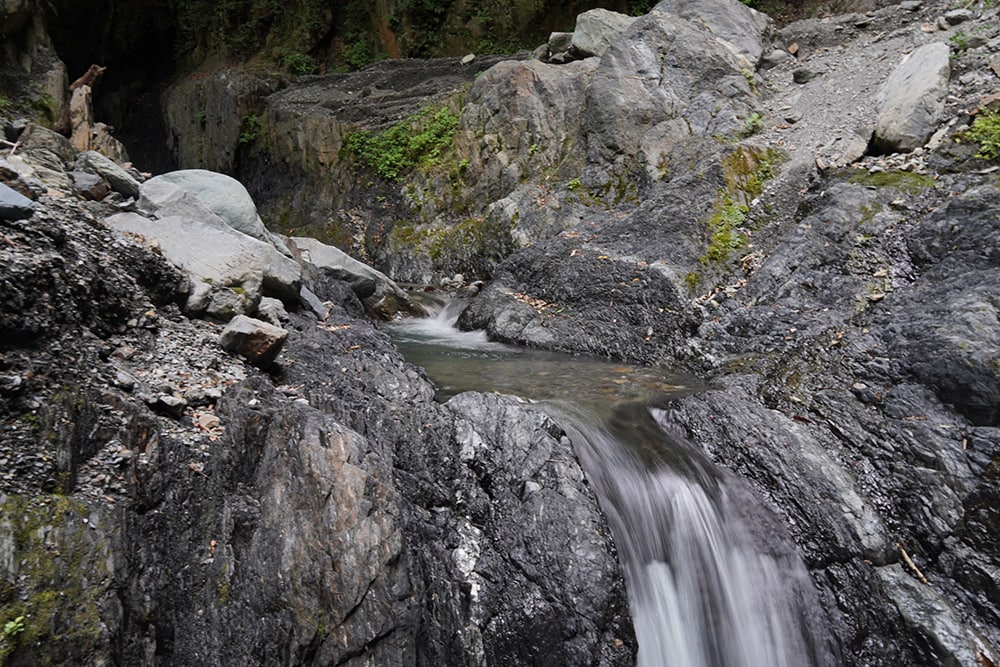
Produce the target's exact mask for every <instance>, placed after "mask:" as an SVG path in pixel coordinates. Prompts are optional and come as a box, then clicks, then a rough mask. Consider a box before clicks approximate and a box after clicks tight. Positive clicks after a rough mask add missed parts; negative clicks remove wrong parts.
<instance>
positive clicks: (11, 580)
mask: <svg viewBox="0 0 1000 667" xmlns="http://www.w3.org/2000/svg"><path fill="white" fill-rule="evenodd" d="M89 514H90V512H89V509H88V508H87V506H86V505H85V504H83V503H81V502H79V501H74V500H71V499H69V498H66V497H63V496H50V497H43V498H24V497H17V496H12V497H6V498H5V499H4V502H3V504H2V505H0V517H2V518H0V541H4V542H7V543H8V544H9V545H11V546H12V547H13V552H14V558H13V559H12V561H11V562H12V563H14V571H7V570H4V571H0V664H6V661H7V660H8V659H9V658H12V656H16V655H21V654H23V655H24V657H27V656H29V655H32V656H34V657H32V659H31V662H32V664H37V665H47V664H60V663H63V662H65V663H66V664H83V663H84V661H85V660H86V658H87V656H92V655H93V654H94V652H95V651H96V650H97V648H98V647H99V644H100V642H101V640H102V623H101V617H100V611H99V610H100V601H101V599H102V598H103V596H104V594H105V593H106V591H107V587H108V586H109V584H110V577H111V572H109V571H108V570H107V569H106V567H105V566H106V565H107V563H108V558H109V555H108V547H107V545H106V544H104V543H103V540H102V539H101V538H100V535H99V533H97V532H95V531H93V530H92V529H91V528H89V527H88V525H87V524H86V523H84V521H86V520H87V517H88V516H89ZM42 643H44V644H45V645H46V649H45V651H40V652H36V651H33V647H35V646H37V645H39V644H42ZM36 653H37V655H35V654H36ZM12 659H14V660H17V658H16V657H15V658H12ZM25 664H26V663H25Z"/></svg>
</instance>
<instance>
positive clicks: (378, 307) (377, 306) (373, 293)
mask: <svg viewBox="0 0 1000 667" xmlns="http://www.w3.org/2000/svg"><path fill="white" fill-rule="evenodd" d="M288 241H289V244H290V246H291V247H292V248H293V249H294V252H295V255H296V257H297V258H299V260H300V261H302V262H304V263H307V264H310V265H312V266H314V267H315V268H316V269H317V270H318V271H320V272H322V273H323V274H324V275H325V276H327V277H329V278H334V279H336V280H342V281H344V282H346V283H347V284H349V285H350V286H351V289H352V290H353V291H354V293H355V294H356V295H357V296H358V298H359V299H361V300H362V302H363V303H364V304H365V308H366V310H367V311H368V312H369V313H370V314H372V315H373V316H375V317H377V318H379V319H383V320H390V319H392V318H393V317H395V316H396V315H399V314H407V315H419V314H422V312H423V311H422V310H421V308H420V307H419V306H417V305H416V304H414V303H413V302H412V301H411V300H410V297H409V296H408V295H407V294H406V292H404V291H403V290H402V289H400V287H399V286H398V285H397V284H396V283H395V282H393V281H392V280H391V279H390V278H389V277H388V276H386V275H385V274H383V273H381V272H379V271H376V270H375V269H373V268H372V267H370V266H368V265H367V264H365V263H364V262H360V261H358V260H356V259H354V258H353V257H351V256H350V255H348V254H347V253H345V252H344V251H342V250H340V249H339V248H335V247H334V246H331V245H326V244H325V243H321V242H320V241H317V240H316V239H314V238H308V237H304V236H296V237H292V238H290V239H289V240H288Z"/></svg>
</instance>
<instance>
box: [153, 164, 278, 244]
mask: <svg viewBox="0 0 1000 667" xmlns="http://www.w3.org/2000/svg"><path fill="white" fill-rule="evenodd" d="M156 181H165V182H167V183H172V184H173V185H175V186H177V187H179V188H181V189H182V190H184V191H186V192H188V193H190V194H191V196H193V197H194V198H195V199H197V200H198V201H199V202H201V203H202V204H203V205H204V206H205V207H206V208H207V209H208V210H210V211H211V212H212V213H214V214H215V215H217V216H219V217H220V218H222V220H224V221H225V223H226V224H227V225H229V226H230V227H232V228H233V229H235V230H237V231H239V232H242V233H243V234H246V235H247V236H251V237H253V238H255V239H258V240H260V241H263V242H264V243H269V244H271V245H273V246H274V247H275V248H277V249H278V250H279V251H280V252H282V253H283V254H288V249H287V248H286V247H285V246H284V244H283V243H281V241H280V240H279V239H277V238H276V237H275V236H274V235H272V234H271V232H269V231H268V230H267V228H266V227H265V226H264V222H263V221H262V220H261V219H260V216H259V215H257V206H256V204H254V201H253V198H252V197H251V196H250V193H249V192H247V189H246V188H245V187H243V184H242V183H240V182H239V181H237V180H236V179H235V178H232V177H231V176H226V175H225V174H220V173H217V172H214V171H208V170H205V169H184V170H181V171H171V172H169V173H166V174H162V175H160V176H156V177H155V178H151V179H150V180H149V181H147V183H153V182H156ZM176 196H177V195H176V194H174V193H172V192H171V191H170V190H169V189H166V188H156V189H155V190H154V189H152V186H147V189H146V191H145V199H146V201H147V207H150V208H147V210H151V212H158V211H159V209H160V208H169V203H170V202H171V201H173V200H174V199H175V198H176ZM160 215H172V213H170V212H163V213H160Z"/></svg>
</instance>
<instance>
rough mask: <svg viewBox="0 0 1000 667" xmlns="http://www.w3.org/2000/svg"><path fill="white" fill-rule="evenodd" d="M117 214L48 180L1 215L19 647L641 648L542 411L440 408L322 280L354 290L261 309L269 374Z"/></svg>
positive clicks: (9, 643)
mask: <svg viewBox="0 0 1000 667" xmlns="http://www.w3.org/2000/svg"><path fill="white" fill-rule="evenodd" d="M87 206H91V207H92V209H93V213H91V212H90V211H89V210H88V208H87ZM113 211H114V208H113V207H111V206H109V205H107V204H89V205H85V204H83V203H82V202H80V201H73V200H69V199H66V198H63V197H51V196H47V195H46V196H43V197H42V198H41V199H40V201H39V207H38V211H37V212H35V214H34V215H33V216H32V217H30V218H28V219H22V220H3V221H2V222H0V234H2V241H3V243H2V244H0V246H2V247H0V256H2V258H3V262H2V266H3V271H2V272H0V280H2V281H3V283H2V284H3V291H4V294H5V296H6V297H7V298H5V299H4V301H3V306H2V312H0V429H2V430H0V432H2V433H3V437H2V438H0V462H2V466H3V467H2V472H0V505H2V507H3V519H2V520H0V563H2V565H0V582H2V591H0V609H2V610H3V617H2V618H4V619H8V620H9V621H10V622H14V621H17V623H15V625H16V627H17V630H15V631H12V633H8V634H5V635H4V636H3V638H2V639H0V656H2V658H3V659H4V660H5V661H6V662H7V663H9V664H101V663H105V664H107V663H121V664H158V663H160V662H169V663H170V664H176V665H203V664H206V663H212V664H224V665H225V664H231V665H244V664H274V663H290V664H355V663H357V664H360V662H359V661H373V662H374V663H376V664H420V663H424V662H426V663H429V664H450V663H452V662H455V661H470V662H472V663H473V664H510V663H511V661H513V662H514V663H520V664H536V663H548V664H594V665H627V664H632V663H633V662H634V656H635V640H634V637H633V634H632V629H631V621H630V619H629V616H628V611H627V602H626V597H625V591H624V585H623V582H622V578H621V572H620V570H619V566H618V563H617V560H616V558H615V551H614V545H613V544H612V543H611V540H610V537H609V533H608V529H607V526H606V524H605V521H604V518H603V515H602V514H601V512H600V510H599V508H598V506H597V502H596V499H595V498H594V495H593V492H592V490H591V489H590V488H589V487H588V485H587V483H586V481H585V479H584V477H583V473H582V471H581V470H580V468H579V465H578V463H577V462H576V460H575V457H574V456H573V453H572V446H571V445H570V443H569V441H568V439H567V438H566V437H565V436H564V435H563V434H562V432H561V431H560V429H559V428H558V427H557V426H556V425H555V424H554V423H552V422H551V420H549V419H548V418H546V417H544V416H542V415H541V414H540V413H538V412H536V411H534V410H531V409H530V408H529V407H528V406H526V405H524V404H522V403H520V402H518V401H514V400H511V399H500V398H498V397H491V396H480V395H463V396H461V397H457V398H456V399H454V402H453V403H452V404H450V405H449V406H443V405H441V404H439V403H437V402H435V401H434V388H433V386H432V385H431V384H430V383H429V382H428V381H427V380H426V378H425V377H423V375H422V373H421V372H420V371H419V370H418V369H416V368H414V367H412V366H410V365H408V364H406V363H405V362H404V361H403V360H402V358H401V357H400V355H399V354H398V352H397V351H396V350H395V349H394V348H393V346H392V344H391V342H390V341H389V338H388V337H387V336H386V335H385V334H383V333H381V332H379V331H377V330H376V329H375V328H374V327H373V326H372V324H371V323H370V322H368V321H367V320H364V319H358V318H357V317H356V316H357V315H360V314H361V310H360V304H359V303H358V301H357V297H356V296H355V295H354V292H353V291H352V290H351V288H350V287H349V286H348V285H347V284H346V283H340V285H341V288H340V289H339V290H338V289H335V288H334V286H333V285H334V283H335V282H337V281H336V280H334V279H332V278H329V277H327V278H326V280H325V281H323V282H321V283H312V282H310V285H312V286H313V287H316V288H317V289H321V288H322V289H321V291H323V293H324V295H325V298H327V299H330V298H331V297H334V296H336V295H338V294H339V295H341V296H342V297H343V302H342V303H341V302H337V301H336V300H334V301H329V300H328V301H326V302H325V303H322V304H320V305H321V307H322V311H323V312H322V313H319V314H317V313H315V312H313V311H312V310H310V309H309V308H306V307H302V308H299V307H297V306H290V311H291V312H288V311H286V312H285V314H284V318H285V321H284V322H283V325H284V327H285V329H284V330H282V329H277V328H276V327H273V326H271V325H264V324H263V323H261V325H259V326H262V327H268V328H269V329H268V330H269V331H271V332H272V333H273V332H275V331H276V332H280V337H282V338H284V337H285V336H287V339H285V343H284V346H283V347H282V349H281V354H280V356H278V357H277V362H276V363H273V364H265V363H263V362H262V361H261V360H259V359H258V360H257V363H258V364H259V365H261V366H267V367H268V369H269V371H270V373H269V374H268V373H264V372H262V371H260V370H258V369H256V368H254V367H253V366H252V365H250V364H248V363H246V362H245V361H243V360H242V359H241V358H239V357H237V356H235V355H231V354H229V353H227V352H226V351H225V349H224V346H223V344H222V343H221V342H220V329H221V327H220V326H218V325H215V324H213V323H211V322H207V321H203V320H198V319H188V318H187V317H186V316H185V315H183V314H182V313H181V310H180V308H179V307H178V304H179V303H182V302H183V299H184V296H185V294H186V292H187V281H186V280H185V279H184V278H183V277H182V275H181V274H180V272H179V271H178V270H177V269H176V268H175V267H173V266H171V265H170V264H169V263H168V262H167V261H166V260H165V259H164V258H163V257H162V256H161V255H159V254H158V253H157V252H156V251H155V249H154V248H155V245H152V246H151V245H150V244H149V243H147V242H145V240H144V239H135V238H133V237H129V236H122V235H118V234H116V233H115V232H114V230H112V229H111V228H110V227H108V226H107V225H106V224H105V223H104V222H103V221H102V219H103V218H105V217H107V216H108V215H109V214H110V213H112V212H113ZM349 313H353V315H351V314H349ZM320 318H322V319H320ZM244 319H248V318H244ZM223 342H224V341H223ZM265 352H267V351H266V350H265ZM272 352H273V350H272ZM241 353H243V354H246V350H242V351H241ZM267 356H268V357H269V358H273V354H271V353H270V352H268V354H267ZM66 609H72V610H73V611H72V613H70V612H67V611H65V610H66ZM17 619H20V620H17ZM4 622H5V623H6V622H7V620H5V621H4ZM12 627H13V626H12Z"/></svg>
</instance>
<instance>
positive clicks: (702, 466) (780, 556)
mask: <svg viewBox="0 0 1000 667" xmlns="http://www.w3.org/2000/svg"><path fill="white" fill-rule="evenodd" d="M550 409H551V410H552V411H553V415H554V416H555V418H556V419H557V420H558V421H559V423H560V424H561V425H562V426H563V428H564V429H566V430H567V432H569V433H570V437H571V438H572V440H573V442H574V445H575V446H576V448H577V451H578V453H579V455H580V458H581V462H582V463H583V466H584V469H585V470H586V471H587V474H588V476H589V478H590V480H591V483H592V484H593V485H594V487H595V489H596V490H597V493H598V496H599V497H600V498H601V500H602V506H603V508H604V510H605V514H606V515H607V516H608V520H609V522H610V524H611V529H612V532H613V533H614V535H615V543H616V545H617V546H618V551H619V558H620V559H621V561H622V565H623V567H624V569H625V576H626V584H627V587H628V589H629V596H630V601H631V605H632V613H633V620H634V623H635V630H636V637H637V639H638V642H639V665H641V666H642V667H653V666H658V665H676V666H678V667H726V666H733V667H805V666H808V665H819V664H826V663H827V662H828V659H827V658H824V657H822V656H820V655H818V652H819V651H818V648H817V645H818V642H817V641H815V640H814V636H815V635H816V634H817V633H818V631H821V630H822V624H821V621H820V620H819V619H810V618H809V616H810V610H811V609H815V608H816V606H815V601H812V600H810V598H811V597H813V596H814V594H813V589H812V586H811V582H810V580H809V575H808V572H807V571H806V569H805V566H804V564H803V563H802V561H801V559H800V558H798V556H797V554H796V553H795V551H794V548H793V547H792V545H791V544H790V543H789V542H788V540H787V538H784V536H782V535H780V527H778V526H776V525H775V520H774V518H773V517H771V516H769V515H767V514H766V513H765V511H764V510H762V508H760V507H759V506H757V503H755V502H754V497H753V494H752V493H751V492H750V490H749V489H747V488H746V487H745V486H743V484H742V483H741V481H740V480H738V479H736V478H735V477H732V476H729V475H724V474H722V473H721V472H720V471H719V470H718V469H716V468H715V467H714V466H713V465H712V464H711V463H710V462H709V461H708V460H707V459H705V458H704V457H703V456H702V455H701V454H700V453H699V452H698V451H696V449H695V448H694V447H693V446H692V445H691V443H689V442H686V440H685V439H684V438H683V437H682V436H680V435H679V434H678V433H677V430H678V429H677V428H676V427H673V426H672V425H671V424H670V422H669V415H668V414H667V413H665V412H663V411H660V410H655V409H654V410H649V409H647V408H646V407H645V406H644V405H641V404H634V403H633V404H627V405H621V406H617V407H616V408H614V413H613V415H611V417H610V418H607V419H604V420H600V419H595V417H594V415H595V410H594V408H593V407H591V408H588V409H581V408H580V407H579V406H573V405H568V404H566V403H560V404H556V405H552V406H551V407H550ZM654 416H655V419H654ZM658 422H659V423H658ZM661 424H662V426H661ZM663 426H665V428H664V427H663ZM755 528H756V529H761V530H762V531H763V532H764V533H765V535H763V536H758V537H756V538H755V537H754V535H753V534H752V530H753V529H755ZM776 532H777V534H776ZM762 538H763V539H762ZM810 602H813V604H809V603H810Z"/></svg>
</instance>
